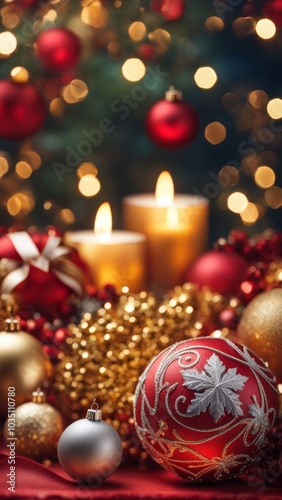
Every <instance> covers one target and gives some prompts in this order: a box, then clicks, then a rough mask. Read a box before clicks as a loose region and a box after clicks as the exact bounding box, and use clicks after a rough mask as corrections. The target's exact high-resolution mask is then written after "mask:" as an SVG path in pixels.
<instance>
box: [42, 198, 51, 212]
mask: <svg viewBox="0 0 282 500" xmlns="http://www.w3.org/2000/svg"><path fill="white" fill-rule="evenodd" d="M43 207H44V210H51V208H52V202H51V201H50V200H46V201H44V204H43Z"/></svg>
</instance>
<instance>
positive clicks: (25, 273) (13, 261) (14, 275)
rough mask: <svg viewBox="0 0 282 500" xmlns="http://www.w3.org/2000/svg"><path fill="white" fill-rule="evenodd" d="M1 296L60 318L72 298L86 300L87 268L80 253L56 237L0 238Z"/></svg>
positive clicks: (18, 235)
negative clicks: (5, 295)
mask: <svg viewBox="0 0 282 500" xmlns="http://www.w3.org/2000/svg"><path fill="white" fill-rule="evenodd" d="M0 265H1V285H0V291H1V293H9V294H12V295H13V296H14V298H15V300H16V302H17V304H18V305H19V307H20V308H27V309H29V310H30V309H31V310H33V311H38V312H40V313H42V314H44V315H45V316H46V317H58V316H60V313H61V312H62V308H63V306H64V305H65V304H66V303H68V302H69V301H70V299H71V298H72V297H82V296H83V294H84V291H85V287H86V284H87V276H88V272H87V267H86V265H85V264H84V262H83V261H82V260H81V259H80V257H79V255H78V253H77V252H76V250H74V249H71V248H67V247H66V246H63V245H62V239H61V237H59V236H57V235H53V234H47V233H39V232H36V233H34V234H29V233H27V232H25V231H20V232H11V233H8V234H5V235H3V236H2V237H1V238H0Z"/></svg>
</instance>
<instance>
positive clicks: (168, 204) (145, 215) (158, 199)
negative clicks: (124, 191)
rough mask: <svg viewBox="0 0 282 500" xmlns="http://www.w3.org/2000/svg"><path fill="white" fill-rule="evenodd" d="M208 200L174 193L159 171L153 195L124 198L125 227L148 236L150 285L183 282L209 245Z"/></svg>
mask: <svg viewBox="0 0 282 500" xmlns="http://www.w3.org/2000/svg"><path fill="white" fill-rule="evenodd" d="M208 219H209V202H208V200H207V198H205V197H202V196H196V195H189V194H176V195H174V186H173V181H172V178H171V176H170V174H169V173H168V172H166V171H165V172H162V173H161V175H160V177H159V179H158V182H157V186H156V192H155V195H154V194H153V193H152V194H136V195H130V196H127V197H125V198H124V200H123V221H124V227H125V228H126V229H128V230H131V231H132V230H134V231H138V232H139V233H143V234H145V235H146V237H147V242H148V243H147V245H148V269H149V280H150V284H151V286H152V287H160V288H162V289H166V290H168V289H172V288H173V287H174V286H176V285H179V284H183V283H184V281H185V275H186V272H187V270H188V268H189V266H190V265H191V264H192V262H193V261H194V260H195V259H196V258H197V257H198V256H199V255H200V254H201V253H203V252H204V251H205V250H206V248H207V245H208Z"/></svg>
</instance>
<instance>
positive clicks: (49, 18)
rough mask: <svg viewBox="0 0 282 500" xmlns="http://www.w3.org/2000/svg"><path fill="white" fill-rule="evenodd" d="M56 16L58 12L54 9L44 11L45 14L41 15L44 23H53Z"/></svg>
mask: <svg viewBox="0 0 282 500" xmlns="http://www.w3.org/2000/svg"><path fill="white" fill-rule="evenodd" d="M57 16H58V13H57V11H56V10H55V9H50V10H48V11H47V12H46V14H44V16H43V21H44V22H45V23H46V22H50V23H53V22H54V21H55V19H56V18H57Z"/></svg>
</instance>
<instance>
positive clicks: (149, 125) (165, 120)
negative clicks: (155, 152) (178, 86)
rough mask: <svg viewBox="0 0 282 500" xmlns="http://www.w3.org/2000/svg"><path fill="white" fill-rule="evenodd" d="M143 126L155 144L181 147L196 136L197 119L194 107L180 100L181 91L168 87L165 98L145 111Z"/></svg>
mask: <svg viewBox="0 0 282 500" xmlns="http://www.w3.org/2000/svg"><path fill="white" fill-rule="evenodd" d="M145 128H146V132H147V134H148V136H149V137H150V139H151V140H152V141H153V142H154V143H155V144H156V145H157V146H160V147H164V148H171V149H174V148H181V147H183V146H186V145H187V144H189V143H190V142H192V141H193V139H194V138H195V137H196V135H197V132H198V128H199V119H198V115H197V113H196V111H195V110H194V108H192V106H190V104H188V103H186V102H184V101H182V93H181V92H180V91H179V90H175V88H174V87H170V88H169V90H168V91H167V92H166V95H165V99H162V100H161V101H159V102H157V103H156V104H154V105H153V106H152V108H151V109H150V110H149V112H148V113H147V116H146V119H145Z"/></svg>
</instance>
